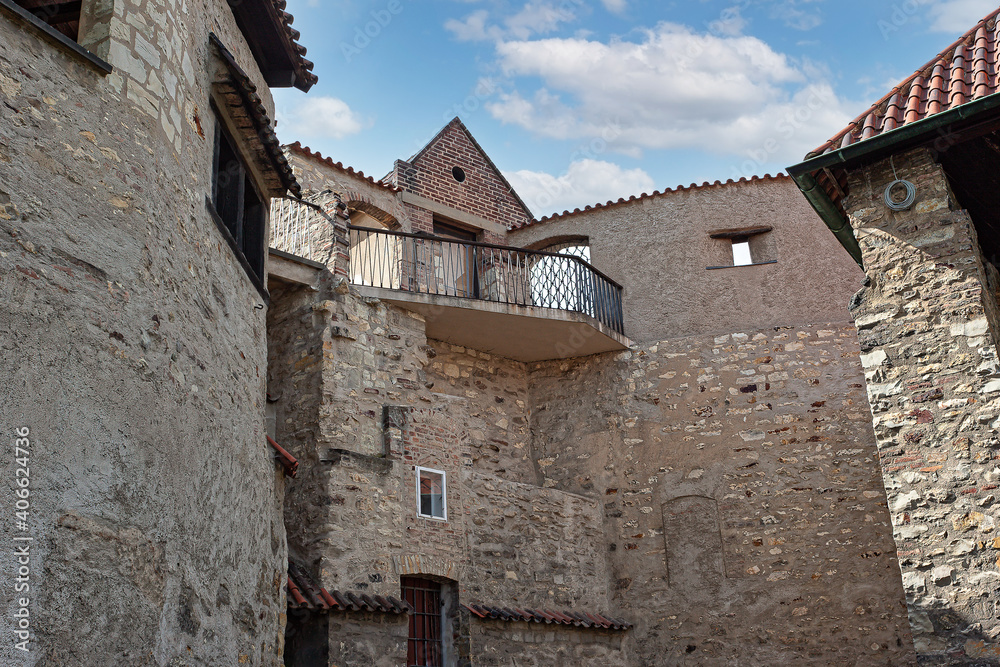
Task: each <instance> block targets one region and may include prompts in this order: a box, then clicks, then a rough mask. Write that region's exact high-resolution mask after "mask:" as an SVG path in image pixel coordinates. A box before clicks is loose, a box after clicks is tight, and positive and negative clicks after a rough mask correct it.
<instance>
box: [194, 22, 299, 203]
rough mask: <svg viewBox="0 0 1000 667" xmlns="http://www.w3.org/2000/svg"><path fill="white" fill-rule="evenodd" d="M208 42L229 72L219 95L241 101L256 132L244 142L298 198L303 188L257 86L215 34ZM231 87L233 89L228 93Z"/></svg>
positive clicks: (239, 104) (245, 135)
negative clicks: (252, 148)
mask: <svg viewBox="0 0 1000 667" xmlns="http://www.w3.org/2000/svg"><path fill="white" fill-rule="evenodd" d="M208 39H209V42H210V43H211V44H212V45H213V46H214V47H215V48H216V50H217V51H218V53H219V55H220V56H221V57H222V62H223V64H224V65H225V67H226V70H227V71H228V73H229V84H228V86H227V85H223V84H219V85H220V92H221V93H222V94H223V95H224V96H225V97H228V98H232V99H233V100H234V101H235V100H239V102H238V106H240V107H242V108H243V110H244V111H245V112H246V115H247V117H248V118H249V119H250V122H251V124H252V126H253V129H254V132H245V133H244V139H245V140H246V141H247V142H248V143H249V144H251V145H252V146H253V147H254V150H256V151H257V152H258V153H259V154H260V155H259V156H258V157H260V158H261V159H263V160H266V161H267V162H268V163H270V165H271V169H272V171H273V173H274V174H275V175H276V176H277V177H278V179H279V180H280V182H281V184H282V186H283V187H284V188H285V190H286V191H288V192H291V193H292V194H293V195H295V196H296V197H298V196H299V195H300V194H301V192H302V188H301V187H300V186H299V184H298V181H296V180H295V174H294V173H293V172H292V167H291V165H289V164H288V158H286V157H285V154H284V153H283V152H282V150H281V142H280V141H278V136H277V135H276V134H275V133H274V127H273V126H272V125H271V119H270V118H269V117H268V115H267V109H266V108H264V104H263V102H262V101H261V99H260V96H259V95H257V86H255V85H254V83H253V82H252V81H251V80H250V77H249V76H248V75H247V73H246V72H244V71H243V68H241V67H240V66H239V63H237V62H236V59H235V58H234V57H233V54H232V53H231V52H230V51H229V49H228V48H226V45H225V44H223V43H222V40H220V39H219V38H218V36H217V35H216V34H215V33H214V32H211V33H209V35H208ZM230 86H231V88H232V89H231V90H225V88H228V87H230ZM227 104H230V105H232V106H236V105H234V104H233V102H227Z"/></svg>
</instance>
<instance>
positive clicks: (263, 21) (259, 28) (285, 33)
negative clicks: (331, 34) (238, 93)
mask: <svg viewBox="0 0 1000 667" xmlns="http://www.w3.org/2000/svg"><path fill="white" fill-rule="evenodd" d="M229 7H230V8H231V9H232V10H233V17H234V18H235V19H236V25H237V26H238V27H239V29H240V32H242V33H243V36H244V37H245V38H246V41H247V45H248V46H249V47H250V51H251V53H253V57H254V60H256V61H257V65H258V66H259V67H260V71H261V74H263V75H264V79H265V80H266V81H267V85H268V86H271V87H272V88H287V87H289V86H295V87H296V88H298V89H299V90H302V91H305V92H308V90H309V89H310V88H311V87H312V86H313V84H315V83H316V81H317V77H316V75H315V74H313V73H312V69H313V63H312V62H310V61H308V60H306V59H305V55H306V47H304V46H302V45H301V44H299V42H298V39H299V31H298V30H295V29H294V28H293V27H292V22H293V21H294V20H295V18H294V17H293V16H292V15H291V14H289V13H288V12H286V11H285V0H239V2H237V1H235V0H229Z"/></svg>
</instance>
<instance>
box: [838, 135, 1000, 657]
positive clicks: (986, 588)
mask: <svg viewBox="0 0 1000 667" xmlns="http://www.w3.org/2000/svg"><path fill="white" fill-rule="evenodd" d="M893 168H895V172H896V173H897V174H898V177H899V178H905V179H908V180H910V181H912V182H913V183H914V185H915V186H916V188H917V198H916V202H915V204H914V206H913V207H912V208H911V209H909V210H907V211H902V212H892V211H890V210H888V208H887V207H886V206H885V204H884V203H883V202H882V191H883V190H884V188H885V187H886V186H887V185H888V184H889V183H890V182H891V181H892V180H894V175H893ZM850 192H851V196H850V197H849V198H848V200H847V201H846V209H847V211H848V213H849V215H850V219H851V223H852V225H853V226H854V228H855V230H856V234H857V236H858V240H859V242H860V245H861V249H862V252H863V254H864V260H865V266H866V268H867V271H868V283H867V285H866V287H865V289H864V290H862V291H861V292H860V293H859V294H858V295H857V296H856V298H855V299H854V301H853V303H852V310H853V312H854V315H855V318H856V321H857V326H858V329H859V331H860V341H861V347H862V351H863V353H864V354H863V356H862V360H863V362H864V364H865V375H866V378H867V380H868V392H869V397H870V400H871V405H872V411H873V414H874V424H875V433H876V435H877V436H878V443H879V448H880V450H881V454H882V472H883V475H884V478H885V486H886V489H887V490H888V493H889V505H890V508H891V510H892V516H893V524H894V529H895V536H896V541H897V544H898V549H899V558H900V565H901V567H902V570H903V583H904V585H905V586H906V591H907V599H908V602H909V604H910V622H911V625H912V626H913V631H914V640H915V643H916V647H917V651H918V652H919V653H920V654H921V657H922V659H923V660H924V661H925V662H926V663H927V664H986V663H984V662H982V661H983V660H992V661H995V660H997V659H998V658H1000V622H998V620H997V616H998V614H997V608H996V597H997V593H998V592H1000V573H998V571H997V570H998V565H997V563H998V556H1000V551H997V549H1000V541H997V540H996V539H995V529H996V526H997V519H998V515H997V510H996V508H997V507H998V506H997V505H996V497H997V496H998V495H1000V494H998V492H997V490H996V489H997V488H998V485H1000V470H998V468H997V464H996V458H997V454H996V450H997V447H998V445H1000V442H998V440H997V429H1000V380H998V379H997V378H998V377H1000V375H998V366H997V348H996V345H995V342H994V341H995V336H996V330H995V329H993V330H991V327H990V324H989V320H990V318H989V316H988V315H989V313H990V312H991V311H993V309H994V307H995V306H994V304H993V295H992V294H990V293H989V291H988V290H984V288H983V286H984V284H986V280H985V276H984V273H983V262H982V258H981V257H980V256H979V246H978V243H977V242H976V239H975V228H974V226H973V224H972V221H971V220H970V219H969V216H968V214H967V213H966V212H965V211H963V210H961V205H960V203H959V202H957V201H955V200H954V197H953V195H952V193H951V190H950V188H949V185H948V182H947V178H946V177H945V175H944V172H943V171H942V169H941V167H940V166H939V165H938V164H936V163H935V162H934V159H933V155H932V154H931V153H930V152H929V151H925V150H918V151H913V152H911V153H908V154H905V155H900V156H895V157H894V159H893V161H892V164H890V163H889V162H888V161H885V162H882V163H879V164H876V165H874V166H872V167H871V168H869V169H865V170H859V171H857V172H855V173H854V174H852V176H851V181H850ZM990 664H992V662H991V663H990Z"/></svg>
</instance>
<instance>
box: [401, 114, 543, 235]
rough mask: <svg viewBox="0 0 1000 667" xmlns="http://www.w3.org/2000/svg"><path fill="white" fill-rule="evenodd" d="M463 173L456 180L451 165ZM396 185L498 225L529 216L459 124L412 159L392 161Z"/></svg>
mask: <svg viewBox="0 0 1000 667" xmlns="http://www.w3.org/2000/svg"><path fill="white" fill-rule="evenodd" d="M456 166H457V167H460V168H461V169H462V170H463V171H464V172H465V181H464V182H462V183H459V182H458V181H457V180H455V177H454V176H453V175H452V169H453V168H454V167H456ZM395 177H396V181H397V185H399V187H401V188H403V189H404V190H408V191H409V192H412V193H414V194H416V195H420V196H421V197H426V198H428V199H430V200H432V201H435V202H438V203H440V204H444V205H446V206H451V207H452V208H456V209H458V210H460V211H465V212H467V213H471V214H472V215H476V216H479V217H481V218H485V219H486V220H489V221H491V222H496V223H498V224H501V225H503V226H505V227H507V228H508V229H511V228H516V227H520V226H521V225H524V224H525V223H527V222H528V221H529V220H530V219H531V217H530V215H529V214H528V212H526V211H525V210H524V208H523V206H522V205H521V203H520V202H519V201H518V199H517V197H516V196H515V195H514V194H513V193H512V192H511V191H510V190H509V188H508V186H507V184H505V183H504V181H503V179H502V178H500V176H499V175H498V174H497V172H496V170H495V169H494V167H493V166H492V165H491V164H490V162H489V160H488V159H487V157H486V156H485V155H484V154H483V152H482V151H481V150H480V149H479V148H478V147H477V146H476V145H475V144H474V143H473V142H472V140H471V139H470V138H469V135H468V134H467V133H466V132H465V131H464V130H463V129H462V127H461V125H460V124H459V123H457V122H453V123H452V124H451V125H449V126H448V127H446V128H445V129H444V130H443V131H442V133H441V134H440V135H439V136H438V137H437V138H436V139H435V140H434V141H433V142H432V145H431V146H430V147H428V148H427V150H426V151H425V152H424V153H423V154H422V155H420V156H418V157H417V158H416V160H414V162H412V163H409V162H404V161H402V160H399V161H397V162H396V174H395Z"/></svg>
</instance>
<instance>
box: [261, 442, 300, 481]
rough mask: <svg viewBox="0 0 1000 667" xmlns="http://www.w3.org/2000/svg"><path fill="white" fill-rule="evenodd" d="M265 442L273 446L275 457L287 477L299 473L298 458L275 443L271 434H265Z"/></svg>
mask: <svg viewBox="0 0 1000 667" xmlns="http://www.w3.org/2000/svg"><path fill="white" fill-rule="evenodd" d="M267 442H268V444H269V445H271V446H272V447H274V451H275V452H277V453H276V455H275V458H276V459H277V460H278V461H279V462H280V463H281V467H283V468H284V469H285V474H286V475H288V476H289V477H295V476H296V475H297V474H298V473H299V462H298V460H297V459H296V458H295V457H294V456H292V455H291V454H289V453H288V452H287V451H285V449H284V448H283V447H282V446H281V445H279V444H278V443H276V442H275V441H274V438H272V437H271V436H267Z"/></svg>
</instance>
